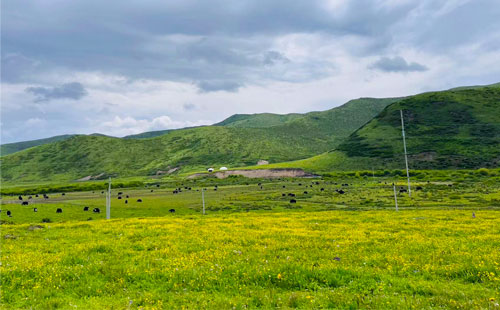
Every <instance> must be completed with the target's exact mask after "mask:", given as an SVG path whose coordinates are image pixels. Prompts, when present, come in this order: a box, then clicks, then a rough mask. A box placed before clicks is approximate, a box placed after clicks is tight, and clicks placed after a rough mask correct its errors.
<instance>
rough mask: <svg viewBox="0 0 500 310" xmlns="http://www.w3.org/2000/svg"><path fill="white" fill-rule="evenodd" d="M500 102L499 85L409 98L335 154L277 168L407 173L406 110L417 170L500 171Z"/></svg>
mask: <svg viewBox="0 0 500 310" xmlns="http://www.w3.org/2000/svg"><path fill="white" fill-rule="evenodd" d="M499 98H500V87H499V85H498V84H495V85H492V86H490V87H481V88H476V87H472V88H460V89H456V90H450V91H443V92H432V93H425V94H421V95H416V96H412V97H408V98H406V99H404V100H401V101H398V102H395V103H394V104H391V105H389V106H387V107H386V108H385V109H384V110H383V111H382V112H381V113H380V114H379V115H377V116H376V117H375V118H374V119H373V120H371V121H370V122H369V123H367V124H366V125H364V126H363V127H361V128H360V129H358V130H357V131H355V132H354V133H353V134H352V135H350V136H349V138H348V139H347V140H346V141H345V142H343V143H341V144H340V145H339V146H338V147H337V148H336V149H335V150H332V151H330V152H326V153H324V154H321V155H319V156H315V157H312V158H309V159H305V160H300V161H296V162H289V163H282V164H276V165H272V167H297V168H304V169H308V170H310V171H332V170H356V169H372V168H376V169H395V168H403V167H404V155H403V154H404V152H403V141H402V134H401V118H400V110H403V117H404V120H405V131H406V142H407V148H408V154H409V163H410V166H411V168H414V169H450V168H459V169H463V168H469V169H475V168H480V167H486V168H488V167H498V165H499V163H500V103H499ZM262 168H268V166H267V167H266V166H263V167H262Z"/></svg>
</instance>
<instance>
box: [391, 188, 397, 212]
mask: <svg viewBox="0 0 500 310" xmlns="http://www.w3.org/2000/svg"><path fill="white" fill-rule="evenodd" d="M392 188H393V189H394V202H395V203H396V211H399V210H398V195H397V194H396V184H394V183H392Z"/></svg>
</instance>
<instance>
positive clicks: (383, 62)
mask: <svg viewBox="0 0 500 310" xmlns="http://www.w3.org/2000/svg"><path fill="white" fill-rule="evenodd" d="M370 68H372V69H378V70H381V71H385V72H412V71H426V70H428V69H427V67H425V66H423V65H421V64H419V63H416V62H411V63H408V62H407V61H406V60H405V59H404V58H403V57H400V56H396V57H393V58H390V57H382V58H380V59H379V60H377V61H376V62H375V63H374V64H373V65H371V66H370Z"/></svg>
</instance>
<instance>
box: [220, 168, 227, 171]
mask: <svg viewBox="0 0 500 310" xmlns="http://www.w3.org/2000/svg"><path fill="white" fill-rule="evenodd" d="M219 170H220V171H226V170H227V167H220V169H219Z"/></svg>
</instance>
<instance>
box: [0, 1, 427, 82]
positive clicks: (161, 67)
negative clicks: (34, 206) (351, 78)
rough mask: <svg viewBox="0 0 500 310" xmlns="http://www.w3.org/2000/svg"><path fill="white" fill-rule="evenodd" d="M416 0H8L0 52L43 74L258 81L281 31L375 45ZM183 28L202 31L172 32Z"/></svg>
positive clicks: (26, 77)
mask: <svg viewBox="0 0 500 310" xmlns="http://www.w3.org/2000/svg"><path fill="white" fill-rule="evenodd" d="M415 3H417V2H413V3H410V4H408V5H397V6H394V7H390V6H388V7H385V8H379V6H378V5H377V4H376V3H372V2H371V1H370V2H368V3H367V2H366V1H363V0H352V1H348V2H346V4H345V7H344V8H342V10H341V12H342V13H339V14H333V13H332V12H331V11H329V10H326V9H325V6H326V4H325V1H321V0H296V1H288V0H277V1H266V0H243V1H225V0H214V1H210V2H206V1H182V2H169V1H139V2H126V3H124V2H123V1H106V3H102V1H97V0H86V1H72V2H71V4H66V5H61V6H49V5H46V4H44V3H43V2H31V1H29V2H28V1H27V0H19V1H3V2H2V19H1V22H2V45H3V46H2V47H3V48H2V55H6V54H7V53H17V54H19V55H23V57H26V58H27V59H33V60H34V61H35V62H36V63H37V64H38V68H37V71H36V72H37V74H41V75H43V73H40V71H42V72H43V71H44V70H55V69H54V68H60V69H61V70H66V71H99V72H104V73H110V74H119V75H123V76H127V77H129V78H147V79H160V80H174V81H182V82H196V81H211V80H213V82H212V83H219V82H218V80H220V79H225V80H231V81H235V82H236V83H238V84H253V83H255V82H258V81H260V80H262V78H263V77H265V75H266V70H267V69H266V68H265V67H266V66H269V65H270V64H272V63H274V64H275V63H278V62H283V63H284V62H286V61H287V59H286V58H283V57H281V58H280V55H281V53H280V51H274V50H271V51H270V49H271V47H272V42H273V40H274V39H275V38H277V37H279V36H281V35H286V34H292V33H314V34H318V33H321V34H327V35H329V36H332V39H333V38H334V37H335V36H349V35H354V36H360V37H364V38H366V39H367V40H369V41H371V42H378V44H380V46H377V45H374V44H371V45H370V48H365V49H364V50H363V51H362V52H364V53H367V52H370V53H371V52H375V49H377V50H378V49H383V48H385V47H386V46H387V44H389V43H390V40H387V36H390V28H391V26H392V25H393V24H394V23H395V22H397V21H398V20H401V19H404V17H405V15H406V14H407V13H408V12H409V11H411V10H412V9H413V8H414V7H415ZM46 16H52V18H51V19H50V20H47V19H46ZM62 17H63V18H62ZM68 21H71V23H69V22H68ZM34 24H36V25H37V27H32V25H34ZM175 36H184V37H187V38H194V39H193V40H191V39H188V40H185V41H183V40H180V41H179V40H177V41H176V40H172V39H171V37H175ZM380 38H383V39H380ZM380 42H383V43H380ZM357 51H358V52H359V51H360V49H357ZM263 55H264V56H263ZM3 58H4V57H2V62H3ZM289 60H291V61H293V59H289ZM303 65H305V66H307V65H308V64H307V63H304V64H303ZM10 68H12V69H9V70H2V71H3V72H2V75H3V76H4V79H5V80H14V77H15V80H16V81H19V80H23V81H24V82H25V83H29V82H31V83H33V82H35V81H34V80H33V79H34V76H33V74H30V72H29V68H28V69H26V70H25V71H26V74H24V73H23V74H22V75H20V74H19V72H17V71H16V67H15V66H11V67H10ZM31 70H34V69H31ZM259 70H260V71H259ZM301 71H304V70H300V71H299V72H301ZM299 72H298V73H297V74H299ZM249 73H251V74H249ZM297 74H295V75H297ZM307 78H309V79H314V76H313V75H311V76H308V77H307ZM209 88H210V87H209ZM233 89H236V87H233Z"/></svg>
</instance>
